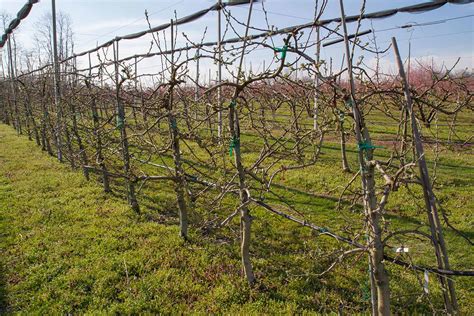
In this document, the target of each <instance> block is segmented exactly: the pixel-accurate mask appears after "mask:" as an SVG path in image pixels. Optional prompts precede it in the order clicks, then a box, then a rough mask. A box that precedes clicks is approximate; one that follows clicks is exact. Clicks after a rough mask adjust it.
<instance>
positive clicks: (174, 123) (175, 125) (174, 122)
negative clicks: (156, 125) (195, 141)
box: [171, 120, 178, 129]
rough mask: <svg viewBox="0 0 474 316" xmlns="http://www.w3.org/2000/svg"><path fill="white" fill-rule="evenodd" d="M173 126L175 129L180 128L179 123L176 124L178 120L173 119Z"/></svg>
mask: <svg viewBox="0 0 474 316" xmlns="http://www.w3.org/2000/svg"><path fill="white" fill-rule="evenodd" d="M171 127H172V128H173V129H177V128H178V125H177V124H176V120H173V121H171Z"/></svg>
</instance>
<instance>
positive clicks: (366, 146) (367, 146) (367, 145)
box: [357, 142, 383, 151]
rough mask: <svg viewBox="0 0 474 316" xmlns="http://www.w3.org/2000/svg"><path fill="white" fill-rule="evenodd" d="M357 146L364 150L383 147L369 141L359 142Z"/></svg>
mask: <svg viewBox="0 0 474 316" xmlns="http://www.w3.org/2000/svg"><path fill="white" fill-rule="evenodd" d="M357 148H358V149H359V151H363V150H370V149H376V148H383V146H374V145H372V144H371V143H369V142H360V143H358V144H357Z"/></svg>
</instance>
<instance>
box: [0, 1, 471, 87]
mask: <svg viewBox="0 0 474 316" xmlns="http://www.w3.org/2000/svg"><path fill="white" fill-rule="evenodd" d="M426 1H428V0H390V1H389V0H367V3H366V12H367V13H369V12H373V11H379V10H384V9H390V8H396V7H401V6H408V5H411V4H415V3H422V2H426ZM24 3H26V0H0V13H1V12H7V13H9V14H11V15H12V16H14V15H16V13H17V12H18V10H19V9H20V8H21V7H22V6H23V4H24ZM213 3H214V1H211V0H128V1H126V0H56V7H57V10H58V11H62V12H65V13H67V14H69V15H70V17H71V19H72V28H73V31H74V39H75V51H76V52H79V51H83V50H87V49H90V48H93V47H95V46H96V44H97V43H99V44H100V43H103V42H106V41H108V40H110V39H112V38H114V37H115V36H116V35H124V34H128V33H133V32H136V31H141V30H146V29H147V28H148V25H147V22H146V20H145V17H144V12H145V10H147V11H148V13H149V15H150V22H151V24H152V26H156V25H159V24H161V23H166V22H169V20H170V19H171V18H172V17H173V16H174V14H175V13H176V15H177V17H178V18H179V17H182V16H185V15H189V14H191V13H193V12H195V11H198V10H200V9H204V8H207V7H209V6H211V5H212V4H213ZM314 3H315V0H292V1H288V0H287V1H285V0H266V1H265V2H264V6H265V8H266V10H267V11H268V22H269V24H270V25H274V26H275V27H278V28H283V27H287V26H291V25H297V24H302V23H307V22H310V21H312V20H313V17H314ZM344 3H345V10H346V14H347V15H352V14H357V13H359V11H360V5H361V0H345V2H344ZM254 9H255V10H254V12H253V16H252V23H251V24H252V26H255V27H260V28H267V24H266V21H265V18H264V14H263V12H262V4H261V3H256V4H255V5H254ZM50 10H51V1H50V0H40V2H39V3H37V4H35V5H34V6H33V9H32V11H31V13H30V15H29V16H28V18H27V19H25V20H23V21H22V23H21V25H20V27H19V28H18V29H17V30H15V34H16V38H17V41H18V43H19V44H20V45H21V46H22V47H25V48H31V47H32V44H33V37H34V36H33V34H34V32H35V24H36V23H37V21H38V20H40V19H41V17H42V16H44V15H45V14H46V13H48V12H50ZM230 11H231V13H232V15H233V16H235V17H236V18H237V19H239V20H240V21H244V20H245V18H246V15H247V12H248V6H247V5H243V6H240V7H233V8H231V9H230ZM339 16H340V11H339V1H336V0H329V4H328V6H327V8H326V10H325V12H324V14H323V18H332V17H339ZM451 18H456V19H452V20H449V21H446V22H444V23H436V21H439V20H442V19H451ZM431 22H435V23H431ZM408 23H417V24H423V23H427V24H428V25H423V26H418V27H413V28H408V29H392V28H394V27H397V26H401V25H405V24H408ZM216 25H217V13H216V12H211V13H209V14H208V15H206V16H205V17H203V18H201V19H199V20H197V21H194V22H191V23H189V24H186V25H183V26H180V27H179V28H178V33H179V34H181V33H182V32H184V33H186V34H187V36H188V37H189V38H190V39H192V40H193V41H195V42H198V41H199V40H200V39H201V37H202V36H203V32H204V30H205V29H206V28H207V32H206V36H205V41H215V40H216V38H217V32H216ZM223 25H224V23H223ZM331 26H335V24H332V25H331ZM371 28H373V29H374V30H375V31H376V32H375V34H376V39H377V43H378V45H379V46H380V47H384V48H386V47H388V45H389V43H390V39H391V37H392V36H394V37H396V38H397V40H398V45H399V48H400V51H401V53H402V57H403V58H406V57H407V56H408V44H409V43H411V56H412V58H413V60H415V61H422V62H430V63H431V62H433V63H434V64H436V65H442V64H445V65H446V66H449V65H452V64H454V62H455V61H456V60H457V58H459V57H460V58H461V59H460V61H459V63H458V65H457V69H464V68H468V69H470V70H472V69H473V68H474V4H472V3H471V4H467V5H455V4H447V5H445V6H443V7H442V8H440V9H438V10H433V11H430V12H424V13H417V14H409V13H402V14H397V15H395V16H393V17H390V18H386V19H381V20H372V21H371V20H367V21H364V22H363V24H362V26H361V30H366V29H371ZM387 29H390V30H387ZM237 30H238V31H240V32H241V31H242V29H241V28H239V27H237ZM353 31H354V25H349V32H353ZM305 32H306V36H314V37H315V35H314V33H312V34H311V35H309V34H310V33H309V30H307V31H305ZM229 33H231V32H229ZM250 33H257V31H251V32H250ZM322 35H323V36H324V32H323V34H322ZM229 37H235V35H234V34H228V35H226V38H229ZM371 39H373V35H369V36H367V37H366V39H365V40H367V41H370V40H371ZM151 40H152V38H151V37H150V36H146V37H144V38H141V39H138V40H129V41H122V42H121V43H120V57H125V56H127V55H134V54H139V53H145V52H146V51H147V49H148V47H149V45H150V41H151ZM185 43H186V40H185V39H184V38H183V37H182V36H179V37H178V39H177V46H178V47H179V46H182V45H185ZM281 43H282V37H281V36H279V37H276V38H275V45H276V46H278V45H281ZM343 50H344V46H343V44H342V43H339V44H336V45H332V46H329V47H325V48H322V49H321V58H322V59H323V60H326V61H328V60H330V59H333V62H334V64H338V65H340V63H341V60H342V58H343ZM390 51H391V50H389V52H388V53H387V54H385V55H384V56H383V57H382V59H381V64H382V68H383V69H384V71H387V72H391V71H394V70H395V66H394V65H395V63H394V58H393V56H392V54H391V53H390ZM356 55H357V56H359V55H364V58H365V60H364V61H365V62H366V63H367V64H368V65H371V64H373V63H374V60H375V58H374V56H373V54H369V53H367V52H357V54H356ZM273 56H274V54H273V52H272V51H271V50H269V49H261V50H258V51H255V53H253V54H252V55H250V56H248V57H247V58H246V60H245V67H246V69H249V68H252V69H253V70H254V71H255V70H257V69H258V68H259V67H262V64H263V60H268V61H267V65H268V63H270V61H271V59H272V57H273ZM78 63H79V65H83V66H85V65H86V60H85V59H83V60H79V61H78ZM153 67H155V69H156V70H158V69H159V67H160V65H159V63H158V60H157V59H154V60H153V59H151V60H147V61H144V62H143V63H142V64H141V65H140V70H139V71H142V72H145V71H147V70H152V69H153ZM206 67H207V68H212V74H211V76H213V73H214V68H213V67H214V66H213V65H212V64H206V63H205V62H203V64H202V65H201V69H205V68H206ZM339 67H340V66H338V67H337V68H339ZM206 76H207V74H203V75H202V77H201V80H206V79H205V78H206Z"/></svg>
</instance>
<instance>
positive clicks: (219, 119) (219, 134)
mask: <svg viewBox="0 0 474 316" xmlns="http://www.w3.org/2000/svg"><path fill="white" fill-rule="evenodd" d="M218 4H219V10H218V11H217V59H218V61H217V84H218V85H220V84H221V82H222V43H221V42H222V26H221V24H222V21H221V19H222V17H221V16H222V12H221V11H222V0H219V1H218ZM217 110H218V111H217V137H218V138H219V140H222V136H223V130H222V87H220V86H219V87H218V88H217Z"/></svg>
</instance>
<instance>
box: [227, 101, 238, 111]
mask: <svg viewBox="0 0 474 316" xmlns="http://www.w3.org/2000/svg"><path fill="white" fill-rule="evenodd" d="M236 105H237V102H236V101H235V100H232V101H230V104H229V107H230V108H233V109H235V107H236Z"/></svg>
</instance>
